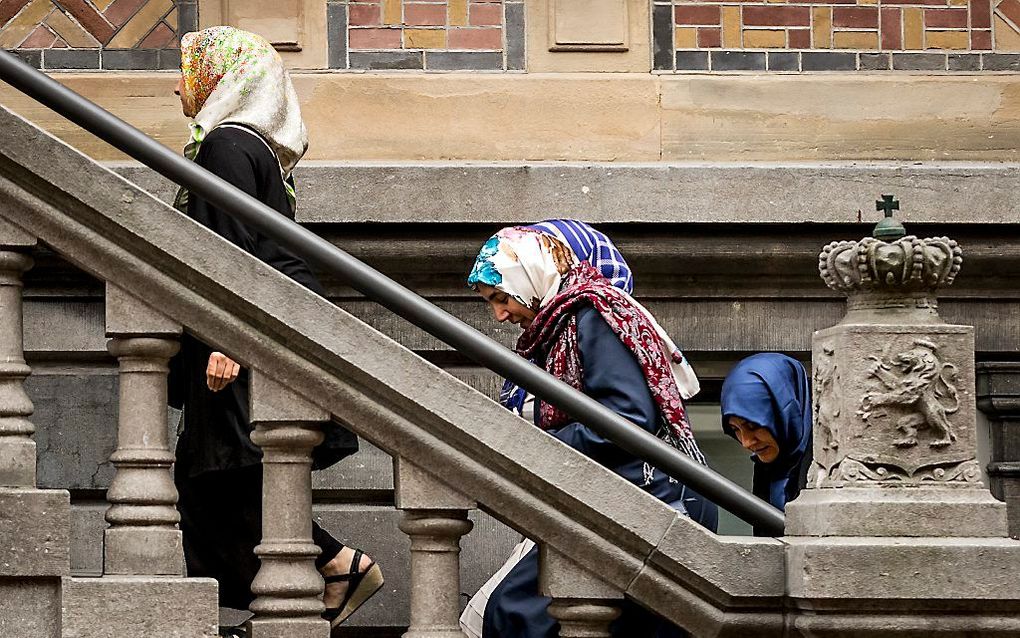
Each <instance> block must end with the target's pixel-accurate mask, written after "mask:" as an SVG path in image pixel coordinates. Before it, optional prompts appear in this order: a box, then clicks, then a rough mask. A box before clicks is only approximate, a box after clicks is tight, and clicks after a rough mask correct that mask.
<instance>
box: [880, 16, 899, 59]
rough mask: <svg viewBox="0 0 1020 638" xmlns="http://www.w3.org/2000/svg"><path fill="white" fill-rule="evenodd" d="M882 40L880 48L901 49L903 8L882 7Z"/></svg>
mask: <svg viewBox="0 0 1020 638" xmlns="http://www.w3.org/2000/svg"><path fill="white" fill-rule="evenodd" d="M881 36H882V41H881V45H880V48H882V49H887V50H894V51H898V50H901V49H903V10H902V9H882V33H881Z"/></svg>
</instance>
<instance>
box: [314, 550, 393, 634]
mask: <svg viewBox="0 0 1020 638" xmlns="http://www.w3.org/2000/svg"><path fill="white" fill-rule="evenodd" d="M364 555H365V553H364V552H362V551H361V550H360V549H356V550H354V560H352V561H351V570H350V571H349V572H347V573H346V574H338V575H336V576H326V577H324V580H325V581H326V584H327V585H328V584H330V583H342V582H347V583H349V584H348V585H347V595H345V596H344V599H343V600H342V601H341V602H340V606H339V607H327V608H326V611H324V612H322V617H323V618H325V619H326V620H328V621H329V626H330V628H331V629H334V628H336V627H338V626H340V624H341V623H343V622H344V621H345V620H347V619H348V618H349V617H350V615H351V614H353V613H354V612H355V611H357V609H358V608H359V607H361V606H362V605H364V604H365V601H367V600H368V599H369V598H371V597H372V596H374V595H375V593H376V592H378V591H379V590H380V589H382V586H383V583H384V582H385V581H384V580H383V575H382V569H380V568H379V565H378V564H376V562H375V561H374V560H373V561H372V562H371V563H369V565H368V569H366V570H365V571H363V572H359V571H358V566H359V565H361V557H362V556H364Z"/></svg>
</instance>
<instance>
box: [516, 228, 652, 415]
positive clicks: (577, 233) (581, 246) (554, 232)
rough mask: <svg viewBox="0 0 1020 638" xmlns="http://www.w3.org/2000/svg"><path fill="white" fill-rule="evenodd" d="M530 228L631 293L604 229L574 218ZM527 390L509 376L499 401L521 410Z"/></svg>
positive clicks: (620, 257)
mask: <svg viewBox="0 0 1020 638" xmlns="http://www.w3.org/2000/svg"><path fill="white" fill-rule="evenodd" d="M525 228H529V229H531V230H536V231H538V232H540V233H544V234H546V235H549V236H550V237H555V238H556V239H559V240H560V241H561V242H564V243H565V244H567V246H569V247H570V250H572V251H573V252H574V255H575V256H576V257H577V259H578V261H586V262H588V263H589V264H591V265H592V266H593V267H594V268H595V269H596V270H598V271H599V272H601V273H602V276H603V277H605V278H606V279H608V280H609V281H610V283H612V284H613V286H615V287H617V288H619V289H620V290H623V291H624V292H626V293H627V294H628V295H629V294H633V293H634V276H633V275H632V274H631V272H630V266H628V265H627V260H626V259H624V258H623V255H622V254H621V253H620V250H619V249H618V248H617V247H616V244H614V243H613V240H612V239H609V237H607V236H606V235H605V234H604V233H600V232H599V231H597V230H595V229H594V228H592V227H591V226H589V225H588V224H586V223H584V222H582V221H577V220H576V219H549V220H546V221H542V222H538V223H537V224H532V225H530V226H525ZM527 397H528V393H527V392H526V391H525V390H524V388H522V387H520V386H518V385H517V384H516V383H514V382H513V381H510V380H509V379H507V380H505V381H503V389H502V390H500V393H499V402H500V403H502V404H503V405H505V406H506V407H507V408H509V409H511V410H513V411H514V412H516V413H517V414H521V413H522V412H523V411H524V404H525V402H526V401H527Z"/></svg>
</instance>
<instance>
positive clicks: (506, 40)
mask: <svg viewBox="0 0 1020 638" xmlns="http://www.w3.org/2000/svg"><path fill="white" fill-rule="evenodd" d="M327 8H328V15H327V19H328V23H329V59H330V62H329V66H330V67H331V68H336V69H417V70H433V71H451V70H475V71H504V70H523V69H524V3H523V0H506V1H501V0H439V1H436V0H424V1H422V0H350V1H342V0H337V1H334V0H330V2H329V4H328V5H327Z"/></svg>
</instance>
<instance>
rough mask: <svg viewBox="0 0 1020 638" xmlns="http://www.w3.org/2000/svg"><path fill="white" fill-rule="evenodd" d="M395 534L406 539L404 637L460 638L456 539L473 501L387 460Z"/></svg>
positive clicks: (463, 530)
mask: <svg viewBox="0 0 1020 638" xmlns="http://www.w3.org/2000/svg"><path fill="white" fill-rule="evenodd" d="M393 474H394V477H395V484H396V492H397V494H396V503H397V508H399V509H401V510H404V518H403V520H401V521H400V531H402V532H404V533H405V534H407V535H408V537H409V538H410V539H411V584H410V588H409V589H410V593H411V624H410V627H408V630H407V632H406V633H405V634H404V638H463V636H464V634H463V633H462V632H461V630H460V625H459V622H458V620H459V616H460V538H461V537H462V536H464V535H465V534H467V533H468V532H470V531H471V528H472V526H473V523H472V522H471V521H469V520H468V510H470V509H474V508H475V507H476V503H475V502H474V501H473V500H471V499H469V498H467V497H465V496H463V495H462V494H460V493H458V492H456V491H454V490H453V489H451V488H450V487H449V486H447V485H446V484H444V483H442V482H441V481H439V480H438V479H436V478H435V477H433V476H432V475H431V474H428V473H427V472H425V471H423V470H421V469H420V468H419V467H417V466H415V465H412V464H411V463H410V462H408V461H407V460H405V459H401V458H396V459H395V460H394V462H393Z"/></svg>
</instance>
